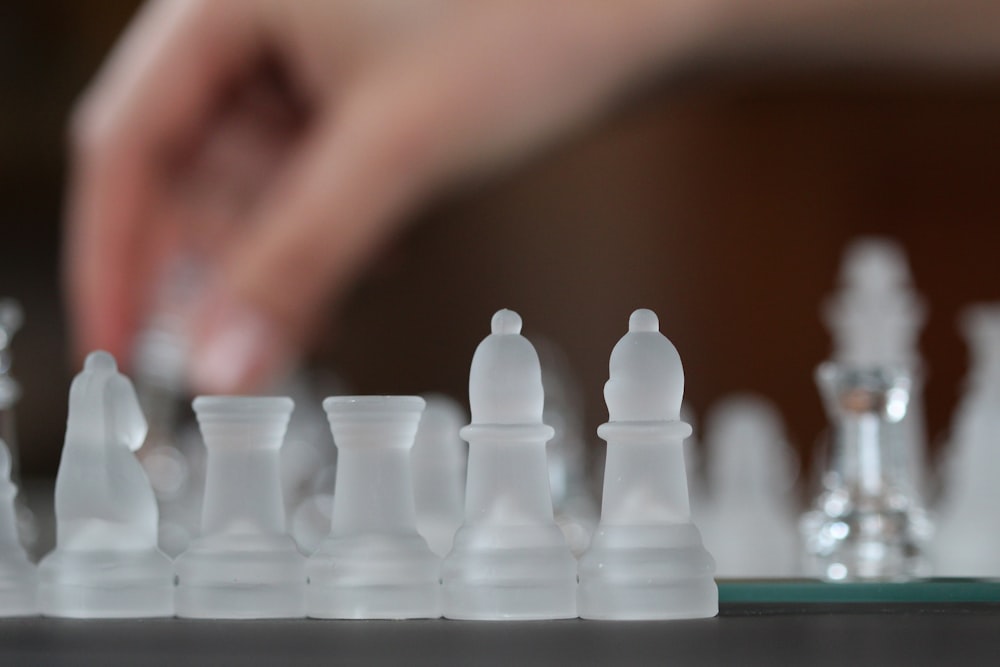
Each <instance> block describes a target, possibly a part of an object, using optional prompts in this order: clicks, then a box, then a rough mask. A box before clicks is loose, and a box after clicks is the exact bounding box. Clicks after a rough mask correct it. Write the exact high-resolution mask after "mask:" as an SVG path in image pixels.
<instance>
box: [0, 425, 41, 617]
mask: <svg viewBox="0 0 1000 667" xmlns="http://www.w3.org/2000/svg"><path fill="white" fill-rule="evenodd" d="M10 464H11V458H10V451H9V450H8V449H7V445H6V443H4V441H3V440H0V617H3V616H30V615H32V614H36V613H38V605H37V603H36V597H35V596H36V591H37V585H38V578H37V576H36V573H35V566H34V565H33V564H32V563H31V561H30V560H28V554H27V553H26V552H25V551H24V547H22V546H21V542H20V540H19V539H18V535H17V517H16V515H15V512H14V498H15V496H17V487H16V486H15V485H14V483H13V482H11V481H10V467H11V466H10Z"/></svg>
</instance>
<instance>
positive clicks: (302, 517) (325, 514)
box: [291, 427, 337, 554]
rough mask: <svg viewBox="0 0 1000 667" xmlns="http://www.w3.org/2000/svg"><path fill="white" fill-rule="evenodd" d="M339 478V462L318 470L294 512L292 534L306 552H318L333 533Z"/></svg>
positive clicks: (303, 551)
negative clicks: (337, 479) (334, 498)
mask: <svg viewBox="0 0 1000 667" xmlns="http://www.w3.org/2000/svg"><path fill="white" fill-rule="evenodd" d="M328 430H329V427H328ZM336 477H337V466H335V465H331V466H326V467H324V468H321V469H320V470H318V471H317V472H316V475H315V476H314V477H313V480H312V486H311V489H310V491H309V493H307V494H306V497H305V498H304V499H303V500H302V501H301V502H300V503H299V504H298V507H296V508H295V512H294V513H293V514H292V523H291V533H292V537H293V538H295V542H296V544H298V545H299V549H300V550H301V551H302V553H305V554H311V553H312V552H314V551H316V549H318V548H319V545H320V543H321V542H322V541H323V540H325V539H326V538H327V537H328V536H329V535H330V522H331V521H332V520H333V491H334V487H335V486H336Z"/></svg>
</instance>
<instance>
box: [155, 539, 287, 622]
mask: <svg viewBox="0 0 1000 667" xmlns="http://www.w3.org/2000/svg"><path fill="white" fill-rule="evenodd" d="M174 569H175V571H176V572H177V596H176V609H177V615H178V616H180V617H182V618H234V619H238V618H301V617H303V616H305V589H306V574H305V557H304V556H302V554H300V553H299V551H298V549H297V548H296V547H295V542H294V541H293V540H292V538H290V537H288V536H287V535H271V536H262V535H217V536H213V537H210V538H202V539H199V540H195V542H194V543H193V544H192V545H191V548H190V549H188V550H187V551H185V552H184V553H183V554H181V555H180V557H178V558H177V561H176V562H175V563H174Z"/></svg>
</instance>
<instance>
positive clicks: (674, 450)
mask: <svg viewBox="0 0 1000 667" xmlns="http://www.w3.org/2000/svg"><path fill="white" fill-rule="evenodd" d="M610 369H611V377H610V379H609V380H608V382H607V384H605V385H604V398H605V400H606V402H607V404H608V413H609V416H610V420H609V421H608V423H606V424H603V425H601V427H600V428H599V429H598V431H597V433H598V435H600V436H601V437H602V438H603V439H605V440H607V442H608V455H607V463H606V469H605V471H604V499H603V504H602V507H601V521H600V523H599V524H598V526H597V531H596V532H595V533H594V538H593V540H592V541H591V545H590V549H589V550H588V551H587V552H586V553H585V554H584V555H583V557H582V558H581V559H580V588H579V599H578V604H579V611H580V616H581V617H583V618H592V619H606V620H644V619H650V620H652V619H677V618H706V617H710V616H715V615H716V614H718V613H719V593H718V587H717V586H716V584H715V580H714V579H713V578H712V574H713V572H714V571H715V563H714V561H713V560H712V556H711V555H709V553H708V551H706V550H705V547H704V546H702V541H701V534H700V533H699V532H698V529H697V528H696V527H695V525H694V523H692V521H691V512H690V508H689V505H688V491H687V479H686V475H687V473H686V469H685V466H684V447H683V441H684V438H686V437H687V436H689V435H690V434H691V427H690V426H689V425H688V424H686V423H684V422H682V421H680V409H681V399H682V397H683V394H684V370H683V367H682V366H681V359H680V356H679V355H678V354H677V350H676V349H675V348H674V346H673V344H671V342H670V341H669V340H667V338H666V337H665V336H663V334H661V333H660V331H659V322H658V320H657V318H656V314H655V313H653V311H651V310H645V309H640V310H637V311H635V312H634V313H632V316H631V317H630V318H629V331H628V333H627V334H626V335H625V336H624V337H623V338H622V339H621V340H620V341H619V342H618V344H617V345H615V348H614V350H613V351H612V353H611V363H610Z"/></svg>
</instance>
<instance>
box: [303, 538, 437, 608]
mask: <svg viewBox="0 0 1000 667" xmlns="http://www.w3.org/2000/svg"><path fill="white" fill-rule="evenodd" d="M440 568H441V560H440V559H439V558H438V557H437V556H435V555H434V554H433V553H432V552H431V551H430V550H429V549H428V548H427V543H426V542H425V541H424V540H423V538H422V537H420V536H419V535H417V534H416V533H414V534H413V535H412V536H409V537H406V536H399V535H391V536H385V535H362V536H358V537H345V538H334V537H331V538H328V539H327V540H325V541H324V542H323V544H321V545H320V547H319V549H318V550H317V551H316V553H315V554H313V555H312V556H311V557H310V558H309V562H308V564H307V566H306V571H307V574H308V577H309V590H308V595H307V613H308V615H309V616H311V617H313V618H348V619H361V618H380V619H404V618H439V617H440V616H441V591H440V588H441V587H440V582H439V572H440Z"/></svg>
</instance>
